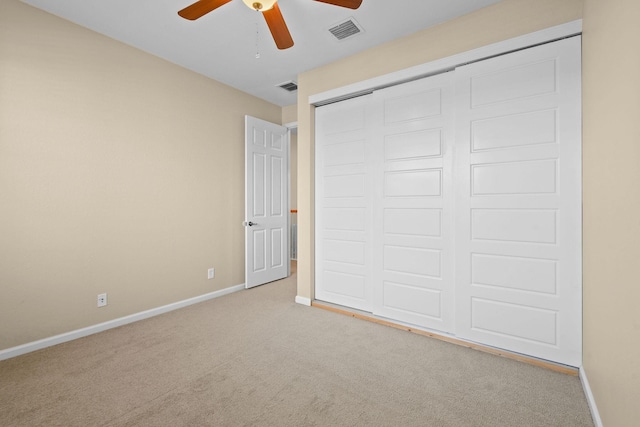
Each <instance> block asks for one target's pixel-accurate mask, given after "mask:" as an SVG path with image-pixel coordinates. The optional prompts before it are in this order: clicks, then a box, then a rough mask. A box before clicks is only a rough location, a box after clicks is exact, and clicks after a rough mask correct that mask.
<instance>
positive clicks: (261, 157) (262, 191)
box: [252, 153, 267, 218]
mask: <svg viewBox="0 0 640 427" xmlns="http://www.w3.org/2000/svg"><path fill="white" fill-rule="evenodd" d="M252 164H253V216H254V217H258V218H259V217H264V216H265V215H266V211H267V199H266V188H265V186H266V181H267V180H266V176H265V175H266V170H267V156H266V155H265V154H262V153H253V162H252Z"/></svg>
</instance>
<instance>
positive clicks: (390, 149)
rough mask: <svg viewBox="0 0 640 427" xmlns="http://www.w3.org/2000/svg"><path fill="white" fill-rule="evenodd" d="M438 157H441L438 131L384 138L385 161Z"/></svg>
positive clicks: (440, 134) (440, 141)
mask: <svg viewBox="0 0 640 427" xmlns="http://www.w3.org/2000/svg"><path fill="white" fill-rule="evenodd" d="M440 156H442V131H441V130H440V129H435V130H425V131H420V132H408V133H401V134H394V135H387V136H386V137H385V141H384V158H385V160H403V159H415V158H421V157H440Z"/></svg>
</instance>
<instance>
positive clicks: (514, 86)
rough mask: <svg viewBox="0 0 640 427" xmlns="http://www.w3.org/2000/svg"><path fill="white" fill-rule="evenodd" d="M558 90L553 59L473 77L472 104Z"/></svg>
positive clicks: (479, 104) (494, 101) (489, 102)
mask: <svg viewBox="0 0 640 427" xmlns="http://www.w3.org/2000/svg"><path fill="white" fill-rule="evenodd" d="M555 90H556V61H555V60H554V59H551V60H547V61H541V62H535V63H531V64H525V65H520V66H516V67H512V68H507V69H502V70H500V71H496V72H493V73H488V74H484V75H479V76H476V77H472V78H471V107H472V108H474V107H479V106H482V105H488V104H494V103H496V102H504V101H511V100H515V99H519V98H526V97H530V96H536V95H542V94H546V93H550V92H555Z"/></svg>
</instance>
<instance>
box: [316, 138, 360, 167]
mask: <svg viewBox="0 0 640 427" xmlns="http://www.w3.org/2000/svg"><path fill="white" fill-rule="evenodd" d="M361 163H364V141H350V142H342V143H339V144H331V145H327V146H325V147H324V164H325V166H339V165H352V164H361Z"/></svg>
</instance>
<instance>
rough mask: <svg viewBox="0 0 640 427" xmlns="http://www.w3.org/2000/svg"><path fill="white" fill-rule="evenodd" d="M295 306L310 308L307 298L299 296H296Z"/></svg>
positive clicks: (309, 301)
mask: <svg viewBox="0 0 640 427" xmlns="http://www.w3.org/2000/svg"><path fill="white" fill-rule="evenodd" d="M296 304H302V305H306V306H308V307H311V300H310V299H309V298H305V297H301V296H300V295H296Z"/></svg>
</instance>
